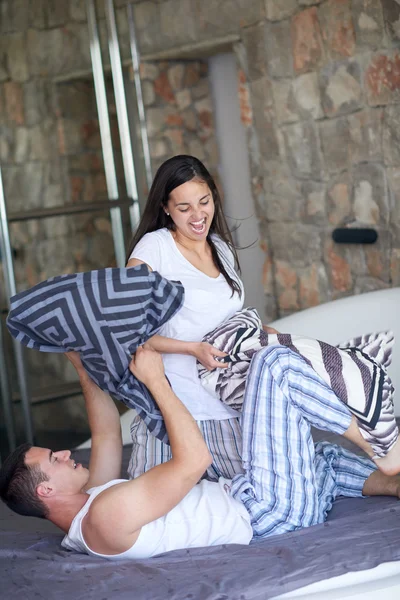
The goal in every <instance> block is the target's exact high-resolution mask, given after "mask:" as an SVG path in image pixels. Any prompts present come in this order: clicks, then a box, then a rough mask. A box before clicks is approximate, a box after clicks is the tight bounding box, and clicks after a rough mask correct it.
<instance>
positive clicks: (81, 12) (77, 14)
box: [69, 0, 86, 23]
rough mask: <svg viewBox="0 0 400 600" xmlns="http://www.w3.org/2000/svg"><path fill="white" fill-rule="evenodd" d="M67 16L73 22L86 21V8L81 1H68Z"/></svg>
mask: <svg viewBox="0 0 400 600" xmlns="http://www.w3.org/2000/svg"><path fill="white" fill-rule="evenodd" d="M69 16H70V18H71V19H72V20H73V21H81V22H82V23H83V22H85V21H86V7H85V4H84V2H82V0H69Z"/></svg>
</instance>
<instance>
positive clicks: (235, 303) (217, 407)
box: [130, 228, 244, 421]
mask: <svg viewBox="0 0 400 600" xmlns="http://www.w3.org/2000/svg"><path fill="white" fill-rule="evenodd" d="M212 239H213V241H214V243H215V245H216V247H217V249H218V253H219V256H220V257H221V260H222V262H223V263H224V266H225V268H226V270H227V272H228V273H229V275H230V276H231V277H232V278H234V279H236V281H237V282H238V283H239V285H240V287H241V289H242V297H241V298H240V297H239V295H238V294H237V293H236V292H235V293H234V294H233V295H232V290H231V288H230V287H229V285H228V283H227V281H226V279H225V277H224V276H223V275H222V274H220V275H219V276H218V277H209V276H208V275H206V274H205V273H202V271H199V269H197V268H196V267H194V266H193V265H192V264H191V263H190V262H189V261H188V260H187V259H186V258H185V257H184V256H183V254H182V253H181V252H180V251H179V249H178V248H177V246H176V244H175V241H174V238H173V237H172V235H171V233H170V231H169V230H168V229H165V228H164V229H158V230H157V231H153V232H151V233H147V234H146V235H145V236H143V238H142V239H141V240H140V242H139V243H138V244H137V245H136V246H135V248H134V250H133V252H132V254H131V256H130V258H137V259H138V260H142V261H143V262H145V263H146V264H148V265H149V266H150V267H151V268H152V269H153V271H158V273H160V275H162V276H163V277H165V278H166V279H169V280H172V281H174V280H175V281H177V280H179V281H181V282H182V285H183V287H184V288H185V297H184V301H183V305H182V307H181V308H180V309H179V310H178V312H177V313H176V315H174V316H173V317H172V319H170V320H169V321H168V322H167V323H166V324H165V325H164V326H163V327H162V328H161V329H160V331H159V332H158V334H159V335H163V336H165V337H169V338H173V339H175V340H182V341H186V342H201V340H202V339H203V337H204V335H205V334H206V333H209V332H210V331H212V330H213V329H215V327H217V325H221V323H223V322H224V321H226V320H227V319H229V318H230V317H232V315H234V314H235V312H236V311H238V310H240V309H241V308H242V307H243V301H244V292H243V284H242V282H241V281H240V279H239V277H238V276H237V274H236V272H235V270H234V257H233V254H232V252H231V251H230V250H229V247H228V246H227V244H226V243H225V242H223V241H222V240H221V239H220V238H219V237H218V236H217V235H213V238H212ZM163 362H164V368H165V373H166V375H167V377H168V379H169V381H170V383H171V386H172V389H173V390H174V392H175V394H176V395H177V396H178V398H179V399H180V400H181V401H182V402H183V403H184V404H185V406H186V407H187V409H188V410H189V411H190V412H191V414H192V415H193V417H194V418H195V419H196V421H206V420H209V419H215V420H221V419H230V418H232V417H238V416H239V414H238V413H237V412H236V411H234V410H232V409H231V408H228V407H227V406H224V405H223V404H222V403H221V402H220V401H219V400H218V399H217V398H214V397H213V396H212V395H211V394H209V393H208V392H207V391H206V390H205V389H204V387H203V386H202V385H201V383H200V379H199V376H198V372H197V366H196V359H195V358H194V357H193V356H187V355H185V354H164V355H163Z"/></svg>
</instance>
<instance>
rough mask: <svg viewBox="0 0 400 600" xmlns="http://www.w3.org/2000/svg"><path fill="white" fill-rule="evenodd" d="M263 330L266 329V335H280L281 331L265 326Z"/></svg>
mask: <svg viewBox="0 0 400 600" xmlns="http://www.w3.org/2000/svg"><path fill="white" fill-rule="evenodd" d="M262 328H263V329H264V331H265V333H279V331H277V330H276V329H274V328H273V327H268V325H263V326H262Z"/></svg>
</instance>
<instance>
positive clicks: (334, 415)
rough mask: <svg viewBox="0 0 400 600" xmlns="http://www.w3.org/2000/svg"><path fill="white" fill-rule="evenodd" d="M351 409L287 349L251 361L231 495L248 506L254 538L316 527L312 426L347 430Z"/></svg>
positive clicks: (267, 351)
mask: <svg viewBox="0 0 400 600" xmlns="http://www.w3.org/2000/svg"><path fill="white" fill-rule="evenodd" d="M351 421H352V416H351V413H350V411H349V410H348V408H347V407H346V406H345V405H344V404H343V403H342V402H341V401H340V400H339V399H338V398H337V396H336V395H335V394H334V393H333V392H332V390H331V389H330V387H329V386H328V385H327V384H326V383H325V382H324V381H323V380H322V379H321V378H320V377H319V376H318V375H317V374H316V372H315V371H314V370H313V369H312V368H311V367H310V366H309V365H308V364H307V363H306V362H305V361H304V359H302V358H301V357H300V356H299V355H298V354H296V353H295V352H293V351H291V350H290V349H288V348H286V347H283V346H270V347H267V348H264V349H263V350H261V351H259V352H258V353H257V354H256V355H255V356H254V357H253V360H252V362H251V366H250V370H249V374H248V380H247V385H246V391H245V400H244V404H243V411H242V433H243V451H242V456H243V467H244V469H245V474H244V475H238V476H236V477H234V479H233V483H232V495H233V496H234V497H235V498H237V499H239V500H241V502H242V503H243V504H244V505H245V506H246V508H247V510H248V512H249V514H250V518H251V522H252V526H253V530H254V534H255V536H261V537H265V536H268V535H273V534H278V533H285V532H286V531H292V530H294V529H298V528H301V527H307V526H310V525H313V524H315V523H318V522H319V500H318V488H317V485H316V477H315V466H314V443H313V440H312V437H311V425H313V426H315V427H317V428H319V429H323V430H327V431H333V432H335V433H339V434H343V433H345V432H346V431H347V430H348V428H349V426H350V424H351Z"/></svg>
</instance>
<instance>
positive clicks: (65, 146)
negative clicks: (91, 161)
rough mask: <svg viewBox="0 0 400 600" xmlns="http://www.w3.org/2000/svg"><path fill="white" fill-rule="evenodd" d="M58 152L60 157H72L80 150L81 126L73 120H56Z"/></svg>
mask: <svg viewBox="0 0 400 600" xmlns="http://www.w3.org/2000/svg"><path fill="white" fill-rule="evenodd" d="M57 139H58V151H59V153H60V154H62V155H67V156H68V155H72V154H75V153H77V152H80V151H81V150H82V132H81V124H80V122H78V121H76V120H75V119H64V118H62V119H58V121H57Z"/></svg>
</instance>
